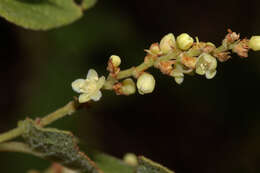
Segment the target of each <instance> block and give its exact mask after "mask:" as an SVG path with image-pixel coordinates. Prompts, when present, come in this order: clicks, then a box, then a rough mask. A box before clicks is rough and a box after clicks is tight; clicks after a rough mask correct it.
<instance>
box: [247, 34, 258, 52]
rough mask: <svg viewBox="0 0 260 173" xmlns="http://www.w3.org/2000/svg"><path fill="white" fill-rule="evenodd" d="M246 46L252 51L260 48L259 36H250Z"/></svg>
mask: <svg viewBox="0 0 260 173" xmlns="http://www.w3.org/2000/svg"><path fill="white" fill-rule="evenodd" d="M248 46H249V48H251V49H253V50H254V51H258V50H260V36H252V37H251V38H250V40H249V43H248Z"/></svg>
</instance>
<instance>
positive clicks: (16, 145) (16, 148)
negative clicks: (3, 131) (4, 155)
mask: <svg viewBox="0 0 260 173" xmlns="http://www.w3.org/2000/svg"><path fill="white" fill-rule="evenodd" d="M0 152H19V153H27V154H32V155H34V156H37V157H43V154H42V153H38V152H35V151H32V150H31V149H30V147H29V146H28V145H26V144H24V143H22V142H6V143H2V144H0Z"/></svg>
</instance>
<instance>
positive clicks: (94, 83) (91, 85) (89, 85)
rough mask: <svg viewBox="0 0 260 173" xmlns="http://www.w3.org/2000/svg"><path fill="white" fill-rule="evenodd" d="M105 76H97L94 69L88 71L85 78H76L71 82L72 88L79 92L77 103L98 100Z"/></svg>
mask: <svg viewBox="0 0 260 173" xmlns="http://www.w3.org/2000/svg"><path fill="white" fill-rule="evenodd" d="M105 81H106V80H105V77H104V76H102V77H100V78H98V74H97V72H96V71H95V70H94V69H90V70H89V71H88V75H87V79H77V80H75V81H74V82H72V84H71V86H72V89H73V90H74V91H75V92H77V93H81V94H80V96H79V103H84V102H88V101H89V100H94V101H98V100H99V99H100V98H101V96H102V93H101V91H100V89H101V88H102V86H103V85H104V83H105Z"/></svg>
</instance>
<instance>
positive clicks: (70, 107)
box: [0, 100, 80, 143]
mask: <svg viewBox="0 0 260 173" xmlns="http://www.w3.org/2000/svg"><path fill="white" fill-rule="evenodd" d="M79 108H80V104H79V103H78V102H77V100H74V101H70V102H69V103H67V104H66V105H65V106H63V107H61V108H59V109H57V110H56V111H54V112H52V113H50V114H48V115H46V116H45V117H43V118H42V119H40V120H39V125H40V126H42V127H44V126H47V125H49V124H51V123H53V122H55V121H57V120H58V119H61V118H63V117H65V116H66V115H71V114H73V113H74V112H75V111H76V110H77V109H79ZM23 130H24V129H23V128H22V126H18V127H17V128H15V129H13V130H10V131H8V132H5V133H3V134H0V143H3V142H6V141H9V140H11V139H14V138H16V137H19V136H20V135H22V133H23Z"/></svg>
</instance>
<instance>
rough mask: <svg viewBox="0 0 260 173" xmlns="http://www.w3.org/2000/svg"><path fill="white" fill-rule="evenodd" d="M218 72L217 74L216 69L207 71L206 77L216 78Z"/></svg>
mask: <svg viewBox="0 0 260 173" xmlns="http://www.w3.org/2000/svg"><path fill="white" fill-rule="evenodd" d="M216 74H217V70H215V71H212V72H211V71H206V75H205V76H206V78H207V79H212V78H214V77H215V76H216Z"/></svg>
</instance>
